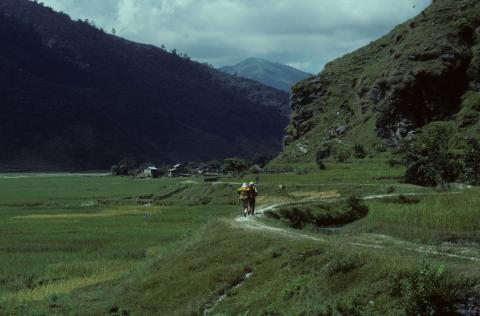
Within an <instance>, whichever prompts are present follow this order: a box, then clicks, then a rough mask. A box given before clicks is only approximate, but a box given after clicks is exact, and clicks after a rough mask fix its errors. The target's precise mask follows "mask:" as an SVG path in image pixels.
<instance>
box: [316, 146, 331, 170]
mask: <svg viewBox="0 0 480 316" xmlns="http://www.w3.org/2000/svg"><path fill="white" fill-rule="evenodd" d="M331 150H332V149H331V147H330V145H329V144H322V145H321V146H320V147H318V149H317V151H316V153H315V161H316V162H317V165H318V168H319V169H320V170H325V169H326V167H325V164H324V163H323V161H324V160H325V159H327V158H328V157H330V155H331Z"/></svg>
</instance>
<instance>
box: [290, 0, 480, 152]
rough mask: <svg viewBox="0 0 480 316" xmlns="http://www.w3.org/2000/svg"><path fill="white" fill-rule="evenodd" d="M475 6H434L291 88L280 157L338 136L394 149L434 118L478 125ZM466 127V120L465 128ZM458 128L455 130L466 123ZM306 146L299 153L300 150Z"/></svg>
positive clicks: (478, 13) (479, 25) (479, 47)
mask: <svg viewBox="0 0 480 316" xmlns="http://www.w3.org/2000/svg"><path fill="white" fill-rule="evenodd" d="M479 54H480V2H479V1H476V0H465V1H457V0H437V1H434V3H433V4H432V5H431V6H430V7H429V8H427V9H426V10H425V11H424V12H422V13H421V14H420V15H419V16H417V17H416V18H414V19H412V20H410V21H407V22H406V23H404V24H402V25H400V26H398V27H396V28H395V29H394V30H393V31H392V32H391V33H390V34H387V35H386V36H384V37H382V38H380V39H379V40H377V41H375V42H372V43H371V44H369V45H368V46H366V47H364V48H362V49H360V50H358V51H356V52H353V53H351V54H348V55H346V56H344V57H342V58H340V59H338V60H335V61H333V62H331V63H330V64H328V65H327V66H326V67H325V70H324V71H323V72H322V73H320V75H318V76H317V77H314V78H309V79H307V80H305V81H303V82H301V83H299V84H297V85H296V86H295V87H294V88H293V95H292V97H291V108H292V110H293V115H292V120H291V122H290V125H289V127H288V129H287V137H286V138H285V145H286V149H285V152H284V154H283V155H282V156H281V158H282V159H287V160H289V159H290V160H292V159H294V160H298V159H311V158H312V157H313V154H312V152H313V151H314V149H315V148H316V147H317V146H319V144H320V143H321V142H323V141H326V140H328V139H332V138H336V137H341V138H345V139H346V140H352V141H356V142H365V143H367V144H368V145H374V144H375V143H384V144H386V145H388V146H396V145H398V143H399V142H400V141H401V140H402V139H404V138H406V137H410V136H412V135H413V134H414V133H415V130H416V129H417V128H418V127H421V126H423V125H425V124H427V123H429V122H431V121H434V120H446V119H455V120H461V119H462V118H463V119H464V118H465V115H463V116H462V115H459V113H462V112H465V111H467V112H468V115H469V117H470V121H469V122H467V123H468V124H467V125H469V126H472V125H475V124H477V123H478V119H472V116H476V114H475V113H473V112H475V111H477V112H478V110H480V108H479V109H475V106H473V108H468V109H465V107H471V106H472V103H474V104H476V102H477V101H476V100H478V99H479V96H480V95H479V93H480V79H479V78H480V72H479V70H480V66H479V63H480V55H479ZM463 123H465V122H463ZM463 123H462V122H459V125H462V124H463ZM299 144H300V145H301V146H303V147H305V146H307V147H308V148H309V150H308V153H310V154H308V153H307V154H303V155H302V154H300V153H299V150H298V148H299V146H300V145H299Z"/></svg>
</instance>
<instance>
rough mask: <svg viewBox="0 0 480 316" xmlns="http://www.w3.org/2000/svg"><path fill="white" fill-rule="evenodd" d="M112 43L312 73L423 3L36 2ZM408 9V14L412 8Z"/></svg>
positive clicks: (372, 0) (315, 0)
mask: <svg viewBox="0 0 480 316" xmlns="http://www.w3.org/2000/svg"><path fill="white" fill-rule="evenodd" d="M43 1H44V3H45V4H47V5H50V6H52V7H53V8H55V9H58V10H61V11H64V12H66V13H68V14H70V15H71V16H72V17H73V18H89V19H90V20H94V21H95V22H96V24H97V25H98V26H100V27H103V28H104V29H106V30H110V29H112V28H113V27H115V28H116V29H117V32H118V35H120V36H124V37H126V38H128V39H131V40H135V41H140V42H147V43H151V44H155V45H158V46H160V45H161V44H164V45H166V46H167V47H168V48H177V49H178V50H179V51H180V52H184V53H187V54H188V55H190V56H191V57H192V58H194V59H198V60H201V61H204V62H209V63H212V64H214V65H215V66H222V65H225V64H232V63H236V62H238V61H240V60H242V59H245V58H247V57H251V56H253V57H263V58H267V59H271V60H272V61H277V62H281V63H288V64H290V65H296V66H297V67H300V68H302V69H303V70H307V71H310V72H318V71H320V70H321V68H322V67H323V65H324V64H325V63H326V62H328V61H329V60H331V59H333V58H335V57H338V56H340V55H342V54H344V53H346V52H348V51H351V50H353V49H356V48H358V47H360V46H361V45H364V44H366V43H368V42H369V41H371V40H373V39H375V38H377V37H378V36H380V35H382V34H384V33H386V32H388V31H389V30H390V29H392V28H393V27H394V26H395V25H396V24H398V23H401V22H403V21H405V20H406V19H408V18H410V17H413V16H414V15H416V14H418V13H419V12H420V11H421V10H422V9H423V8H425V6H427V5H428V4H429V3H430V0H400V1H399V0H362V1H359V0H262V1H258V0H43ZM414 5H415V8H414Z"/></svg>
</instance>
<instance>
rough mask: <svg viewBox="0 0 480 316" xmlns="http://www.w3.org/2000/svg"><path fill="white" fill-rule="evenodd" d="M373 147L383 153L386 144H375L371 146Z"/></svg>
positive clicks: (385, 149)
mask: <svg viewBox="0 0 480 316" xmlns="http://www.w3.org/2000/svg"><path fill="white" fill-rule="evenodd" d="M373 149H374V150H375V151H376V152H377V153H384V152H386V151H387V146H385V145H384V144H376V145H375V146H373Z"/></svg>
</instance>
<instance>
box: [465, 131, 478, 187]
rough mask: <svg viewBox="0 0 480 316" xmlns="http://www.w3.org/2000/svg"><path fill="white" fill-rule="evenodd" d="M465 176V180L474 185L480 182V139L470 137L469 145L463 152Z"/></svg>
mask: <svg viewBox="0 0 480 316" xmlns="http://www.w3.org/2000/svg"><path fill="white" fill-rule="evenodd" d="M463 164H464V169H463V177H464V180H465V181H466V182H468V183H470V184H473V185H479V184H480V141H479V140H478V139H468V140H467V146H466V148H465V151H464V153H463Z"/></svg>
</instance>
